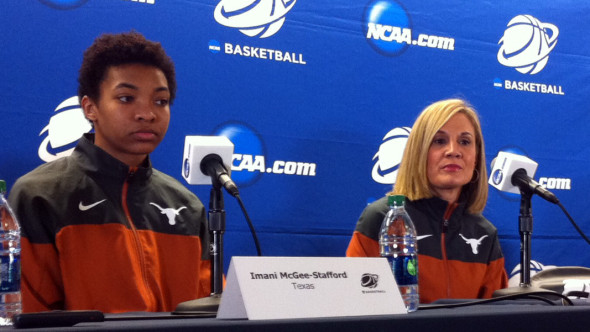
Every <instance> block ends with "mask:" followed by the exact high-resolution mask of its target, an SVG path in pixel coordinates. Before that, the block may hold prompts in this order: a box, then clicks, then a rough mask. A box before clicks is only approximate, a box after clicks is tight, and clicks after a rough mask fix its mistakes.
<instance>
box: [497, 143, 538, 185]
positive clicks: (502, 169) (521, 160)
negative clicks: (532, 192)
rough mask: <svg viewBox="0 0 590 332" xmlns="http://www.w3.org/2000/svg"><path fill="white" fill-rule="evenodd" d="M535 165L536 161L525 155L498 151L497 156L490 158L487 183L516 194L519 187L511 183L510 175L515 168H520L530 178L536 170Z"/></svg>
mask: <svg viewBox="0 0 590 332" xmlns="http://www.w3.org/2000/svg"><path fill="white" fill-rule="evenodd" d="M537 165H538V164H537V163H536V162H534V161H533V160H531V159H529V158H527V157H525V156H521V155H518V154H514V153H509V152H504V151H500V152H499V153H498V156H497V157H496V158H494V159H493V160H492V164H491V167H492V169H491V171H490V180H489V181H488V183H489V184H490V185H491V186H493V187H494V188H496V189H498V190H500V191H505V192H509V193H514V194H518V193H520V189H519V188H518V187H517V186H515V185H513V184H512V175H513V174H514V172H516V170H518V169H521V168H522V169H524V170H525V171H526V174H527V175H528V176H530V177H531V178H532V177H533V176H534V175H535V172H536V171H537Z"/></svg>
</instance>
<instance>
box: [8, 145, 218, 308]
mask: <svg viewBox="0 0 590 332" xmlns="http://www.w3.org/2000/svg"><path fill="white" fill-rule="evenodd" d="M9 200H10V203H11V205H12V206H13V208H14V210H15V213H16V215H17V217H18V219H19V221H20V223H21V229H22V234H23V238H22V252H21V259H22V280H21V285H22V295H23V311H25V312H35V311H46V310H55V309H62V310H63V309H66V310H89V309H92V310H101V311H103V312H127V311H173V310H174V309H175V307H176V305H177V304H178V303H180V302H184V301H189V300H193V299H196V298H200V297H205V296H208V295H210V292H211V291H210V284H211V281H210V270H211V269H210V260H209V257H208V250H207V249H208V242H207V240H206V239H207V233H208V230H207V223H206V217H205V209H204V207H203V205H202V203H201V202H200V201H199V199H198V198H197V197H196V196H195V195H194V194H192V193H191V192H190V191H189V190H188V189H186V188H185V187H184V186H182V185H181V184H180V183H178V181H176V180H175V179H173V178H171V177H169V176H167V175H165V174H163V173H161V172H159V171H157V170H155V169H153V168H152V167H151V165H150V163H149V159H148V160H146V163H145V165H144V167H139V168H129V167H127V166H126V165H124V164H122V163H121V162H119V161H118V160H116V159H114V158H112V157H111V156H110V155H108V154H107V153H106V152H104V151H102V150H101V149H99V148H97V147H96V146H95V145H94V144H92V136H87V137H84V138H82V139H81V140H80V142H79V144H78V146H77V147H76V149H75V151H74V152H73V154H72V155H71V156H69V157H65V158H62V159H59V160H56V161H54V162H50V163H47V164H44V165H41V166H39V167H38V168H37V169H35V170H33V171H32V172H30V173H28V174H27V175H25V176H23V177H21V178H20V179H19V180H18V181H17V182H16V183H15V185H14V186H13V188H12V189H11V192H10V198H9Z"/></svg>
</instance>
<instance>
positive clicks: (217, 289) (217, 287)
mask: <svg viewBox="0 0 590 332" xmlns="http://www.w3.org/2000/svg"><path fill="white" fill-rule="evenodd" d="M212 183H213V186H212V187H211V192H210V197H209V235H210V237H211V239H212V240H213V242H212V243H211V244H210V250H209V253H210V255H211V263H212V265H211V295H210V296H209V297H204V298H200V299H196V300H191V301H186V302H182V303H180V304H178V306H177V307H176V310H175V311H174V312H173V313H175V314H216V313H217V309H218V308H219V303H220V301H221V293H222V292H223V234H224V233H225V210H224V204H223V192H222V190H221V182H220V181H219V180H218V179H217V177H212Z"/></svg>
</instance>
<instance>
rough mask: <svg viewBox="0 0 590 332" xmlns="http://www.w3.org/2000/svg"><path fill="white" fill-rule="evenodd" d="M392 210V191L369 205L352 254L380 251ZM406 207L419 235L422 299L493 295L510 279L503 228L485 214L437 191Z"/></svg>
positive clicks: (349, 253)
mask: <svg viewBox="0 0 590 332" xmlns="http://www.w3.org/2000/svg"><path fill="white" fill-rule="evenodd" d="M388 210H389V207H388V206H387V197H383V198H381V199H379V200H377V201H375V202H373V203H372V204H370V205H369V206H367V207H366V208H365V210H364V211H363V213H362V214H361V217H360V218H359V220H358V222H357V225H356V229H355V231H354V233H353V235H352V239H351V240H350V244H349V246H348V249H347V251H346V255H347V256H349V257H378V256H379V242H378V241H379V232H380V229H381V223H382V222H383V219H384V217H385V215H386V214H387V211H388ZM406 210H407V211H408V214H409V215H410V218H411V219H412V221H413V223H414V225H415V227H416V232H417V235H418V287H419V293H420V303H430V302H433V301H435V300H438V299H446V298H459V299H472V298H489V297H491V296H492V293H493V292H494V291H495V290H497V289H500V288H505V287H506V286H507V285H508V277H507V275H506V271H505V269H504V256H503V255H502V250H501V249H500V243H499V241H498V232H497V230H496V228H495V227H494V226H493V225H492V224H491V223H490V222H489V221H488V220H487V219H485V218H484V217H483V216H482V215H480V214H470V213H468V212H467V211H466V210H465V206H464V204H448V202H446V201H444V200H442V199H440V198H436V197H434V198H428V199H420V200H416V201H410V200H406Z"/></svg>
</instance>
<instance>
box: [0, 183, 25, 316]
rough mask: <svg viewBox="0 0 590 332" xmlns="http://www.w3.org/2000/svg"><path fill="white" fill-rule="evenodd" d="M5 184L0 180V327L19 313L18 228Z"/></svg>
mask: <svg viewBox="0 0 590 332" xmlns="http://www.w3.org/2000/svg"><path fill="white" fill-rule="evenodd" d="M5 196H6V182H4V180H0V326H2V325H4V326H5V325H12V316H14V315H16V314H18V313H20V312H21V292H20V226H19V224H18V221H17V220H16V217H15V215H14V213H13V212H12V209H11V208H10V206H9V205H8V202H7V201H6V197H5Z"/></svg>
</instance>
